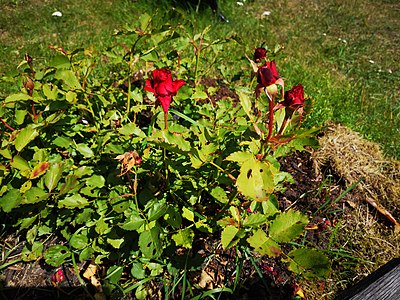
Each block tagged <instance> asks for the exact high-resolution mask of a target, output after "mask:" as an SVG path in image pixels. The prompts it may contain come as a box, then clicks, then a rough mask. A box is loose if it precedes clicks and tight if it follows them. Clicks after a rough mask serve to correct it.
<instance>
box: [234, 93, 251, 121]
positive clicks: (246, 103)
mask: <svg viewBox="0 0 400 300" xmlns="http://www.w3.org/2000/svg"><path fill="white" fill-rule="evenodd" d="M236 92H237V94H238V96H239V101H240V104H241V105H242V107H243V110H244V112H245V113H246V115H247V116H248V117H249V118H250V119H253V114H252V111H253V104H252V103H251V100H250V97H249V93H248V92H245V91H244V90H240V89H238V90H237V91H236Z"/></svg>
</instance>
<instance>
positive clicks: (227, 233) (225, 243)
mask: <svg viewBox="0 0 400 300" xmlns="http://www.w3.org/2000/svg"><path fill="white" fill-rule="evenodd" d="M238 232H239V229H238V228H237V227H236V226H233V225H228V226H226V227H225V228H224V230H222V233H221V243H222V248H223V249H224V250H225V249H228V248H230V247H232V246H233V245H234V243H232V241H233V239H234V238H235V236H236V234H237V233H238Z"/></svg>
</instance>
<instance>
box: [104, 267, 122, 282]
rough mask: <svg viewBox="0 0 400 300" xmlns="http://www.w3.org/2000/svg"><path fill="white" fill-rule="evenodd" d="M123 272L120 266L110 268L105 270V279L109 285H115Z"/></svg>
mask: <svg viewBox="0 0 400 300" xmlns="http://www.w3.org/2000/svg"><path fill="white" fill-rule="evenodd" d="M123 270H124V268H123V267H121V266H111V267H110V268H108V270H107V276H106V278H105V279H108V280H109V282H110V283H113V284H116V283H118V281H119V280H120V279H121V276H122V271H123Z"/></svg>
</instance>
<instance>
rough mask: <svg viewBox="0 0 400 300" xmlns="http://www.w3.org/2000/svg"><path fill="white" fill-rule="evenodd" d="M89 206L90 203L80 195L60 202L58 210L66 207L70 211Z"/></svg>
mask: <svg viewBox="0 0 400 300" xmlns="http://www.w3.org/2000/svg"><path fill="white" fill-rule="evenodd" d="M88 205H89V201H88V200H87V199H86V198H84V197H82V196H81V195H79V194H74V195H72V196H69V197H66V198H65V199H63V200H60V201H58V208H63V207H65V208H68V209H74V208H83V207H85V206H88Z"/></svg>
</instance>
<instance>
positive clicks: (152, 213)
mask: <svg viewBox="0 0 400 300" xmlns="http://www.w3.org/2000/svg"><path fill="white" fill-rule="evenodd" d="M167 210H168V205H167V204H166V203H165V202H164V201H160V202H156V203H154V204H153V205H152V206H151V207H150V209H149V211H148V212H147V218H148V220H149V221H154V220H157V219H159V218H160V217H162V216H163V215H165V214H166V212H167Z"/></svg>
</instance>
